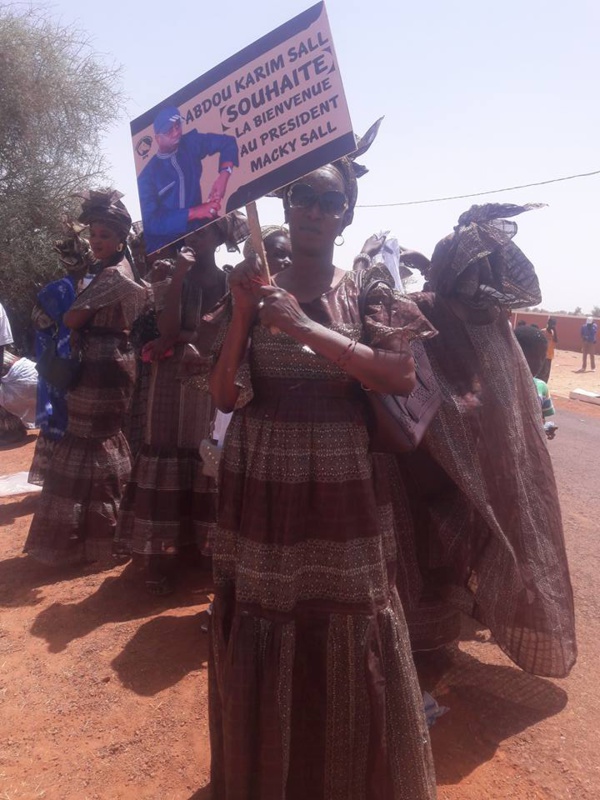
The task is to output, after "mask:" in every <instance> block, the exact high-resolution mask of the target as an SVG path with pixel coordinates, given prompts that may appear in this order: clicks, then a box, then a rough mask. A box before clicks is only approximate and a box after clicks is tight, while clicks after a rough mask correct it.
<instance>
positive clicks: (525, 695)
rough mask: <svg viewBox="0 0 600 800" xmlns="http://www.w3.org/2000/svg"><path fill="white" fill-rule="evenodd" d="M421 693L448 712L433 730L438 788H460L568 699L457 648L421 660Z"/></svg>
mask: <svg viewBox="0 0 600 800" xmlns="http://www.w3.org/2000/svg"><path fill="white" fill-rule="evenodd" d="M417 664H418V671H419V677H420V679H421V684H422V686H423V688H425V689H427V690H428V691H429V692H431V693H432V694H433V695H434V696H435V698H436V699H437V700H438V702H439V703H440V704H441V705H444V706H447V707H448V708H449V709H450V710H449V712H448V713H447V714H446V715H445V716H443V717H442V718H441V719H439V720H438V721H437V722H436V724H435V726H434V727H433V728H432V730H431V740H432V746H433V753H434V758H435V765H436V775H437V780H438V784H440V785H445V784H457V783H460V782H461V781H462V780H464V779H465V778H466V777H467V776H468V775H470V774H471V773H472V772H473V771H474V770H475V769H476V768H477V767H479V766H480V765H481V764H483V763H485V762H487V761H490V760H491V759H492V758H493V756H494V753H495V752H496V750H497V749H498V746H499V745H500V743H501V742H503V741H504V740H505V739H508V738H510V737H511V736H514V735H515V734H518V733H521V732H522V731H524V730H526V729H527V728H529V727H531V726H532V725H535V724H537V723H538V722H540V721H541V720H543V719H546V718H548V717H552V716H554V715H555V714H558V713H559V712H560V711H561V710H562V709H563V708H564V707H565V705H566V703H567V699H568V698H567V694H566V692H565V691H563V690H562V689H561V688H559V687H558V686H556V685H555V684H554V683H553V682H552V681H550V680H547V679H546V678H537V677H535V676H534V675H529V674H527V673H525V672H522V671H521V670H520V669H519V668H518V667H513V666H505V665H495V664H486V663H483V662H481V661H479V660H477V659H476V658H473V657H472V656H470V655H469V654H468V653H465V652H464V651H462V650H459V649H458V648H451V649H445V650H441V651H437V652H436V653H431V654H428V655H427V656H426V657H425V658H424V657H423V656H420V657H419V658H418V659H417Z"/></svg>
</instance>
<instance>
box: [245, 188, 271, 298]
mask: <svg viewBox="0 0 600 800" xmlns="http://www.w3.org/2000/svg"><path fill="white" fill-rule="evenodd" d="M246 214H247V216H248V227H249V228H250V240H251V241H252V247H253V248H254V252H255V253H256V255H257V256H258V257H259V258H260V262H261V264H262V274H263V278H264V280H265V283H266V284H270V283H271V273H270V272H269V264H268V263H267V254H266V252H265V243H264V242H263V239H262V233H261V231H260V222H259V219H258V209H257V208H256V203H255V202H254V201H252V202H251V203H248V205H247V206H246Z"/></svg>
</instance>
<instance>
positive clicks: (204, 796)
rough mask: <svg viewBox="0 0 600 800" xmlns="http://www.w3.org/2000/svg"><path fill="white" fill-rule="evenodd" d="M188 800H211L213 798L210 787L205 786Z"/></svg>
mask: <svg viewBox="0 0 600 800" xmlns="http://www.w3.org/2000/svg"><path fill="white" fill-rule="evenodd" d="M188 800H213V796H212V794H211V791H210V785H209V786H205V787H204V788H203V789H198V791H197V792H194V794H193V795H192V796H191V797H190V798H188Z"/></svg>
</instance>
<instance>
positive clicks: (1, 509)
mask: <svg viewBox="0 0 600 800" xmlns="http://www.w3.org/2000/svg"><path fill="white" fill-rule="evenodd" d="M16 497H19V495H16ZM39 498H40V495H39V493H36V494H26V495H24V496H23V495H21V496H20V497H19V499H18V500H17V499H16V498H15V499H14V500H6V501H5V502H3V503H2V505H0V526H2V527H3V526H4V525H12V523H13V522H15V521H16V520H17V519H18V518H19V517H26V516H27V515H28V514H33V513H34V512H35V511H36V510H37V506H38V502H39Z"/></svg>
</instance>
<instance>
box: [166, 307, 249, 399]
mask: <svg viewBox="0 0 600 800" xmlns="http://www.w3.org/2000/svg"><path fill="white" fill-rule="evenodd" d="M231 315H232V298H231V295H230V294H229V293H227V294H226V295H225V297H223V299H222V300H220V301H219V302H218V303H217V305H216V306H215V307H214V308H213V309H212V310H211V311H209V312H208V314H205V315H204V317H203V318H202V322H201V324H200V326H199V327H198V345H197V347H194V346H190V347H188V348H187V349H186V354H185V356H184V359H183V362H182V373H181V377H182V378H183V380H184V382H185V383H186V384H187V385H188V386H193V387H194V388H196V389H199V390H200V391H204V392H208V391H209V388H208V382H209V378H210V373H211V372H212V369H213V367H214V366H215V364H216V363H217V359H218V358H219V354H220V353H221V348H222V347H223V342H224V341H225V336H226V334H227V330H228V328H229V325H230V323H231ZM249 351H250V344H248V348H247V350H246V355H245V356H244V359H243V360H242V363H241V364H240V366H239V367H238V370H237V373H236V376H235V379H234V383H235V385H236V386H237V387H238V389H239V390H240V392H239V395H238V399H237V402H236V404H235V408H236V409H238V408H243V407H244V406H246V405H248V403H249V402H250V401H251V400H252V398H253V397H254V391H253V389H252V380H251V377H250V361H249Z"/></svg>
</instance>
